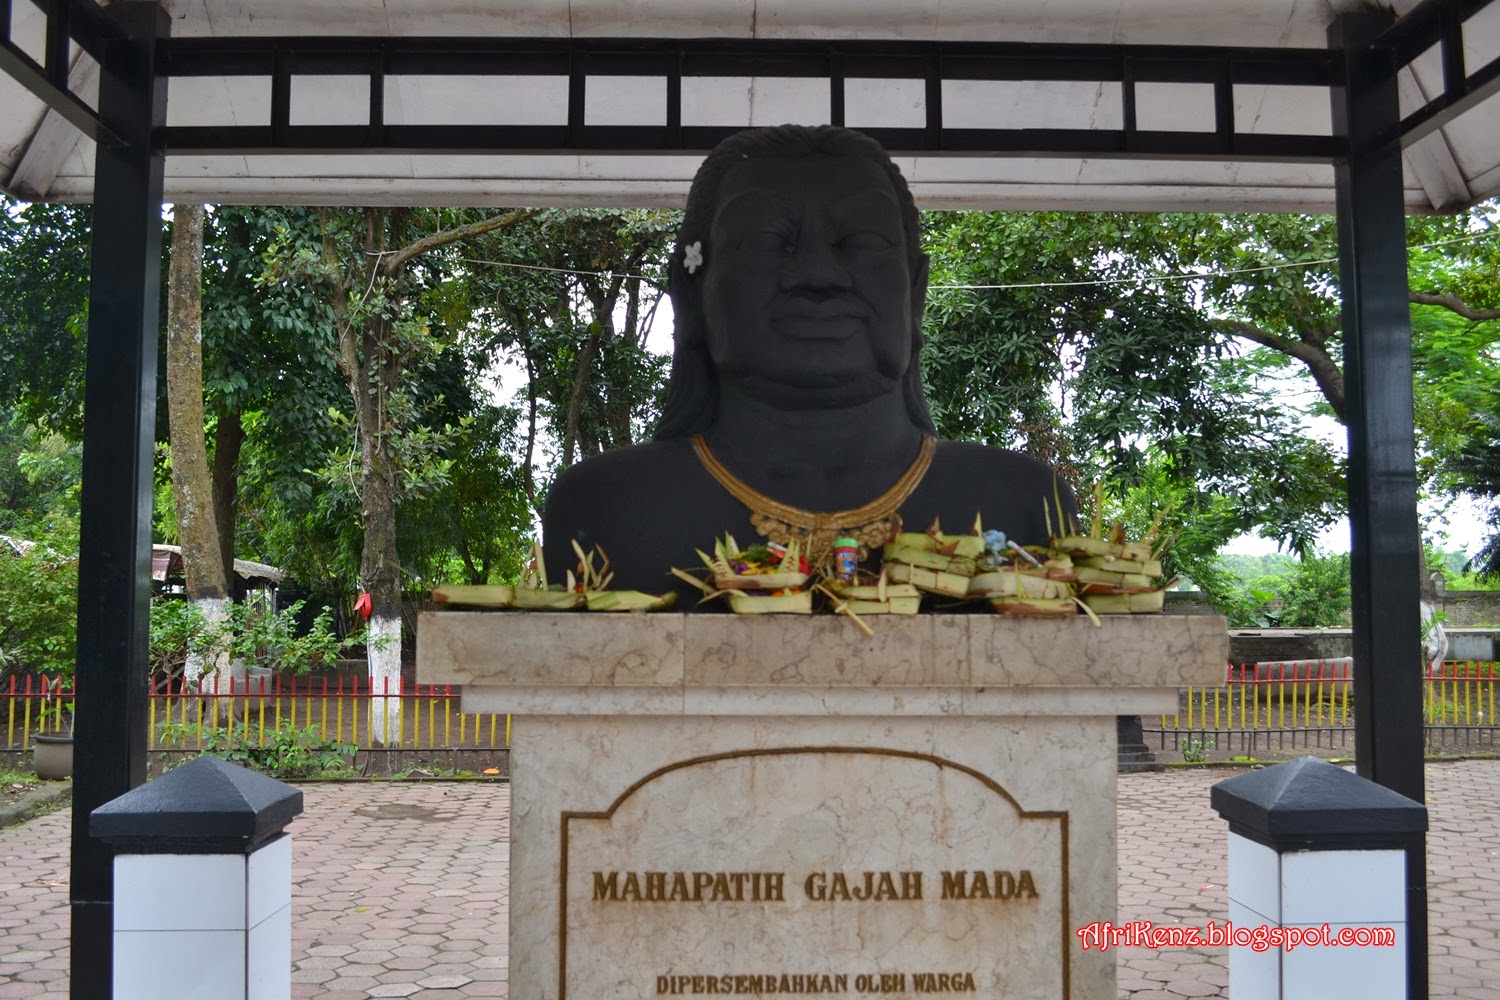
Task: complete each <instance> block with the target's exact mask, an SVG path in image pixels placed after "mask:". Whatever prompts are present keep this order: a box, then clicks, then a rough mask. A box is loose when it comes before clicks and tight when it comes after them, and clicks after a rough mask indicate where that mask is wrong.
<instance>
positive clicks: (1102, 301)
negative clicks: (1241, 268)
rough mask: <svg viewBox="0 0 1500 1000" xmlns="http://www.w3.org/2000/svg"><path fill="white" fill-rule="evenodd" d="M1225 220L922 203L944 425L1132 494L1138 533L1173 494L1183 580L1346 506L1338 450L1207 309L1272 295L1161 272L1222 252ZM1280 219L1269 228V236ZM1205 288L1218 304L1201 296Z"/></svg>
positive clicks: (932, 351)
mask: <svg viewBox="0 0 1500 1000" xmlns="http://www.w3.org/2000/svg"><path fill="white" fill-rule="evenodd" d="M1223 227H1224V223H1223V222H1221V221H1220V220H1219V218H1218V217H1215V216H1144V215H1120V214H1104V213H1099V214H1087V215H1085V214H1073V213H1025V214H1022V213H1004V214H1002V213H931V214H929V215H928V216H927V217H926V222H925V231H924V248H925V249H926V250H927V251H928V253H929V254H930V256H931V257H932V272H933V273H932V285H933V289H932V291H931V293H930V294H929V298H928V309H927V315H926V324H925V326H926V332H927V346H926V348H925V349H924V352H923V363H924V367H925V372H926V376H927V382H928V388H929V396H930V398H931V401H932V407H933V414H934V419H935V420H936V421H937V424H938V429H939V431H940V433H942V434H944V435H945V436H948V437H956V438H967V439H973V440H980V441H983V442H985V443H988V444H992V445H1004V446H1009V447H1017V448H1023V449H1024V450H1026V451H1027V452H1029V453H1031V454H1033V455H1035V456H1036V457H1038V458H1041V459H1042V460H1044V461H1048V462H1050V463H1052V464H1053V465H1055V466H1056V467H1058V468H1060V469H1061V470H1062V471H1063V474H1064V476H1065V477H1067V478H1068V479H1069V480H1070V481H1071V482H1072V483H1073V484H1074V486H1075V487H1081V486H1085V485H1086V484H1088V483H1090V482H1092V481H1096V480H1101V481H1103V482H1104V484H1105V487H1106V492H1107V493H1109V494H1111V495H1122V494H1135V495H1134V496H1133V497H1132V498H1131V499H1130V500H1128V501H1127V503H1126V506H1127V507H1129V508H1131V509H1130V510H1127V511H1124V512H1123V513H1124V515H1125V517H1124V519H1125V520H1126V521H1127V523H1129V524H1130V526H1131V527H1132V528H1135V529H1137V530H1142V529H1144V528H1145V527H1146V526H1147V525H1148V524H1149V523H1150V521H1151V519H1152V518H1153V517H1154V514H1155V511H1156V510H1159V509H1161V508H1162V507H1163V506H1165V504H1166V502H1168V501H1171V502H1172V503H1173V504H1174V509H1175V510H1176V512H1177V513H1176V514H1175V516H1174V518H1173V519H1172V520H1170V521H1169V522H1168V526H1169V529H1170V530H1172V531H1174V532H1175V531H1177V530H1178V529H1183V536H1182V537H1181V538H1180V539H1179V542H1178V550H1177V551H1178V555H1177V556H1176V557H1175V560H1174V562H1175V564H1176V568H1177V569H1178V570H1179V571H1181V570H1184V569H1186V568H1187V567H1188V566H1189V565H1193V567H1194V569H1193V572H1194V577H1195V579H1197V578H1198V577H1206V576H1207V575H1208V570H1207V569H1206V568H1205V560H1207V559H1208V558H1210V557H1211V554H1212V552H1213V551H1214V550H1215V549H1216V548H1217V547H1218V545H1221V544H1222V543H1223V542H1224V541H1227V540H1228V539H1229V538H1232V537H1234V536H1236V535H1238V534H1241V533H1243V532H1245V531H1249V530H1252V529H1259V530H1261V531H1262V532H1263V533H1265V534H1268V535H1270V536H1272V537H1275V538H1278V539H1281V540H1283V541H1285V542H1286V543H1288V544H1289V545H1291V546H1292V547H1293V548H1295V549H1297V550H1299V551H1305V550H1307V549H1309V548H1310V547H1311V545H1312V542H1313V539H1314V538H1315V537H1316V536H1317V534H1318V532H1319V531H1320V530H1321V529H1322V528H1323V527H1324V526H1326V525H1327V524H1328V523H1330V522H1332V521H1333V520H1335V519H1336V518H1337V517H1338V515H1339V514H1340V513H1341V508H1342V503H1343V463H1342V460H1341V459H1340V458H1339V457H1338V455H1337V453H1336V452H1335V451H1334V450H1333V449H1331V448H1330V447H1329V446H1328V445H1326V444H1324V443H1323V442H1321V441H1318V440H1317V439H1315V438H1313V437H1311V436H1310V435H1309V434H1308V433H1307V432H1306V430H1305V427H1304V424H1303V420H1304V418H1305V416H1306V412H1305V410H1304V408H1301V407H1298V406H1295V405H1288V403H1287V399H1286V394H1285V392H1284V389H1283V387H1282V386H1281V385H1279V384H1278V381H1279V380H1280V378H1281V375H1282V373H1281V372H1280V368H1281V365H1280V363H1279V362H1278V360H1277V358H1276V357H1272V356H1270V354H1271V352H1269V351H1264V350H1260V349H1252V347H1251V346H1250V345H1247V344H1246V343H1244V342H1243V341H1240V340H1238V339H1237V338H1236V337H1235V336H1234V334H1233V332H1232V331H1230V330H1227V329H1226V328H1225V326H1224V324H1223V323H1222V322H1221V315H1220V309H1221V308H1230V307H1235V306H1237V305H1244V304H1245V303H1246V302H1253V303H1260V304H1261V305H1262V306H1265V307H1269V305H1268V304H1269V303H1274V302H1276V301H1278V299H1277V297H1276V296H1275V295H1265V296H1261V297H1259V298H1257V297H1255V296H1249V297H1248V298H1247V294H1248V293H1247V292H1246V289H1244V288H1242V287H1241V285H1239V284H1237V283H1235V282H1221V283H1218V284H1216V283H1215V282H1213V281H1210V280H1208V279H1204V280H1203V281H1199V282H1191V281H1180V280H1170V279H1171V276H1173V275H1174V274H1181V273H1198V272H1199V270H1200V264H1201V259H1200V258H1201V256H1202V250H1201V248H1200V244H1210V245H1212V246H1214V247H1215V248H1217V250H1218V251H1219V252H1222V253H1225V254H1227V255H1229V257H1230V259H1231V261H1232V260H1233V257H1234V250H1235V249H1236V248H1237V243H1236V241H1237V240H1243V239H1248V238H1249V234H1248V233H1247V232H1245V231H1231V230H1226V229H1224V228H1223ZM1292 228H1294V227H1291V226H1289V225H1283V226H1276V225H1270V224H1268V225H1267V229H1268V231H1269V232H1270V233H1271V235H1274V236H1275V237H1276V240H1275V243H1276V245H1277V246H1279V247H1281V246H1283V245H1285V247H1283V249H1285V248H1288V247H1290V245H1291V244H1292V243H1294V242H1295V241H1294V240H1292V239H1291V235H1290V233H1291V229H1292ZM1298 252H1299V253H1302V252H1303V251H1300V250H1299V251H1298ZM1220 266H1222V265H1220ZM1164 276H1165V277H1164ZM1277 280H1282V281H1285V280H1290V278H1289V277H1287V276H1283V277H1282V278H1279V279H1277ZM1298 280H1300V277H1298ZM997 285H998V286H1003V287H980V288H976V287H973V286H997ZM1214 291H1217V292H1218V293H1220V296H1221V299H1222V300H1223V301H1222V302H1219V303H1215V302H1211V301H1209V300H1208V299H1207V298H1206V297H1205V296H1206V293H1209V292H1214ZM1283 360H1284V359H1283ZM1136 522H1141V523H1136Z"/></svg>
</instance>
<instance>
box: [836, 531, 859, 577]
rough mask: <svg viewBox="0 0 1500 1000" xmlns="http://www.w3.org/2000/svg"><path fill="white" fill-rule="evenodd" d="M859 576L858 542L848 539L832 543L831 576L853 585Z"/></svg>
mask: <svg viewBox="0 0 1500 1000" xmlns="http://www.w3.org/2000/svg"><path fill="white" fill-rule="evenodd" d="M858 574H859V542H857V541H855V540H854V539H852V538H850V537H848V536H847V535H846V536H844V537H843V538H839V539H837V540H836V541H834V543H833V575H834V576H836V577H837V578H838V579H840V580H842V581H844V582H845V583H853V582H854V579H855V577H856V576H857V575H858Z"/></svg>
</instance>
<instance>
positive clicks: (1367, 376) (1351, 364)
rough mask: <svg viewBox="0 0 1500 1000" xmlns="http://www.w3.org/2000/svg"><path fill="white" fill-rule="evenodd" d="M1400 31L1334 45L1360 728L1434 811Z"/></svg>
mask: <svg viewBox="0 0 1500 1000" xmlns="http://www.w3.org/2000/svg"><path fill="white" fill-rule="evenodd" d="M1390 24H1391V18H1390V17H1389V16H1388V15H1386V14H1383V13H1378V14H1377V13H1359V14H1345V15H1342V16H1340V17H1339V18H1338V19H1337V20H1336V21H1335V22H1334V24H1333V26H1332V27H1331V28H1330V29H1329V44H1330V45H1331V46H1332V47H1334V48H1336V49H1341V50H1343V53H1344V73H1343V80H1342V86H1340V87H1338V88H1335V90H1334V92H1333V124H1334V133H1335V134H1336V135H1338V136H1340V137H1342V138H1345V139H1346V140H1347V142H1348V155H1347V157H1346V158H1345V159H1343V160H1342V161H1341V162H1339V163H1338V164H1336V167H1335V184H1336V188H1337V196H1338V213H1339V220H1338V221H1339V279H1340V281H1341V282H1342V284H1343V290H1344V309H1343V327H1344V386H1345V393H1346V402H1347V404H1348V414H1349V520H1350V522H1351V525H1352V527H1353V537H1352V540H1351V541H1352V544H1351V546H1350V569H1351V572H1352V577H1353V579H1352V583H1353V619H1354V622H1353V624H1354V706H1355V707H1354V723H1355V747H1356V750H1357V754H1358V771H1359V773H1360V775H1362V776H1363V777H1366V778H1369V779H1370V780H1372V781H1375V782H1377V783H1378V784H1381V785H1384V786H1385V787H1387V788H1389V789H1391V790H1393V791H1396V792H1399V793H1400V794H1402V795H1404V796H1406V797H1407V798H1408V799H1411V800H1413V801H1415V802H1422V801H1424V800H1425V796H1424V793H1423V786H1424V777H1423V773H1422V756H1423V733H1422V682H1421V663H1422V655H1421V624H1420V620H1419V612H1418V599H1419V589H1418V588H1419V581H1418V576H1419V574H1420V573H1421V566H1422V562H1421V551H1420V549H1419V545H1420V544H1421V539H1420V534H1419V529H1418V526H1417V477H1416V465H1415V456H1414V450H1415V442H1414V440H1413V418H1412V358H1411V314H1410V306H1409V305H1408V303H1407V286H1406V213H1405V205H1404V199H1403V195H1402V184H1401V149H1400V147H1399V146H1398V145H1397V144H1396V143H1394V142H1391V141H1389V138H1388V137H1389V136H1391V135H1393V134H1394V131H1395V128H1396V125H1397V124H1398V122H1399V121H1400V105H1399V103H1398V99H1397V88H1396V70H1397V66H1396V63H1395V58H1394V55H1393V53H1392V52H1390V51H1389V50H1386V49H1383V48H1381V47H1378V46H1375V45H1373V44H1372V43H1373V42H1374V41H1375V39H1376V38H1377V37H1378V36H1379V35H1380V33H1381V32H1382V31H1384V30H1385V29H1386V28H1388V27H1389V26H1390ZM1382 140H1385V141H1382ZM1426 870H1427V861H1426V850H1425V845H1424V844H1423V843H1422V842H1421V841H1420V840H1419V841H1418V842H1417V843H1416V845H1415V846H1414V847H1412V848H1411V849H1409V850H1408V852H1407V913H1408V920H1409V923H1408V925H1407V927H1408V929H1409V931H1410V933H1411V948H1410V950H1409V952H1408V960H1409V965H1408V978H1409V986H1408V988H1409V993H1408V995H1409V996H1410V997H1412V998H1423V997H1426V996H1427V889H1426V881H1427V879H1426Z"/></svg>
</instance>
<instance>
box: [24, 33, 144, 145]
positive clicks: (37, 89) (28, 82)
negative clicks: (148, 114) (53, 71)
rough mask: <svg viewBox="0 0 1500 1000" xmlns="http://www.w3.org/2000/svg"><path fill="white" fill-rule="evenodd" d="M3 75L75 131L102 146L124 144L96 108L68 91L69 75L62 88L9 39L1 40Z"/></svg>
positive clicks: (42, 67) (64, 76)
mask: <svg viewBox="0 0 1500 1000" xmlns="http://www.w3.org/2000/svg"><path fill="white" fill-rule="evenodd" d="M0 73H4V74H5V75H7V76H9V77H10V78H11V79H13V80H15V81H16V82H17V83H19V84H20V85H21V86H23V87H25V88H26V89H27V90H28V91H30V92H31V93H32V94H34V95H35V96H37V97H39V98H41V100H42V102H43V103H44V104H46V105H47V107H49V108H51V109H52V110H53V111H56V112H57V113H58V114H60V115H62V116H63V117H64V118H66V119H67V120H68V121H70V122H72V123H73V126H74V127H75V128H77V129H78V130H79V131H81V132H82V133H83V134H84V135H86V136H88V137H89V138H90V139H93V140H94V141H95V142H97V143H99V144H100V145H108V146H120V145H122V140H121V139H120V137H119V136H118V135H116V134H115V133H114V131H113V130H111V129H110V128H109V126H107V125H106V124H105V123H104V121H103V119H101V118H100V117H99V115H97V114H95V112H94V109H93V108H90V107H89V106H88V105H87V104H85V103H83V101H81V100H79V98H78V96H77V95H75V94H74V93H73V92H72V91H71V90H69V89H68V87H67V75H66V72H64V75H63V85H62V86H60V87H59V86H58V85H57V84H56V83H55V82H54V81H53V80H52V78H51V76H50V75H49V74H48V72H47V68H46V67H44V66H42V65H41V64H40V63H38V62H37V61H36V60H35V59H33V58H31V56H29V55H27V54H26V52H25V51H23V50H22V49H21V48H20V47H18V46H17V45H15V44H14V43H13V42H11V41H10V40H9V39H0Z"/></svg>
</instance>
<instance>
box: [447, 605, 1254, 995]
mask: <svg viewBox="0 0 1500 1000" xmlns="http://www.w3.org/2000/svg"><path fill="white" fill-rule="evenodd" d="M871 625H872V626H873V627H874V629H875V636H874V638H868V637H866V636H865V635H864V634H863V633H861V632H859V631H857V630H856V629H855V628H854V627H853V626H852V625H851V624H849V623H848V622H846V621H843V620H841V619H836V618H832V617H816V618H800V617H796V616H768V617H734V616H726V615H693V616H683V615H650V616H643V615H628V616H609V615H585V614H540V613H530V614H527V613H515V614H511V613H477V612H433V613H428V614H425V615H423V616H422V619H421V622H420V625H419V642H418V653H417V659H418V678H419V680H420V681H421V682H422V683H453V684H462V685H463V686H464V696H463V697H464V710H465V711H470V712H509V713H512V714H514V715H515V716H516V718H515V720H514V723H513V727H512V751H511V765H512V774H513V778H512V801H513V807H512V808H513V816H512V837H511V841H512V842H511V860H510V863H511V898H510V919H511V926H510V956H511V967H510V989H511V995H512V996H513V997H515V998H516V1000H564V998H568V1000H599V998H605V997H619V998H637V997H661V996H700V995H705V994H724V993H728V994H737V995H746V996H755V995H761V996H776V995H782V994H808V993H832V994H842V995H861V994H882V995H886V996H897V997H900V996H915V995H917V994H919V993H928V992H961V993H968V994H970V995H978V996H983V997H1006V998H1037V1000H1041V998H1047V1000H1055V998H1069V1000H1113V997H1114V995H1115V989H1114V956H1113V955H1112V954H1109V953H1101V952H1099V951H1097V950H1090V951H1087V952H1085V951H1083V950H1082V949H1081V948H1080V947H1079V945H1078V938H1077V936H1076V933H1075V932H1076V930H1077V928H1078V927H1081V926H1084V925H1086V924H1088V923H1091V922H1093V921H1096V920H1111V919H1113V917H1114V915H1115V871H1116V858H1115V836H1114V831H1115V814H1114V809H1115V716H1117V715H1121V714H1129V715H1134V714H1157V713H1161V712H1167V711H1171V710H1173V709H1175V706H1176V703H1177V689H1178V687H1179V686H1180V685H1184V684H1209V683H1216V682H1217V681H1219V680H1220V679H1221V678H1222V676H1223V669H1224V663H1225V659H1226V657H1227V655H1228V638H1227V634H1226V632H1225V629H1224V622H1223V619H1220V618H1216V617H1208V616H1144V617H1136V618H1123V617H1122V618H1114V619H1106V620H1105V621H1104V627H1103V628H1096V627H1095V626H1093V625H1092V624H1090V623H1089V622H1088V621H1087V620H1084V619H1076V620H1073V619H1070V620H1066V621H1044V620H1024V619H1011V618H1001V617H996V616H987V615H963V616H916V617H890V618H875V619H871Z"/></svg>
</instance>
